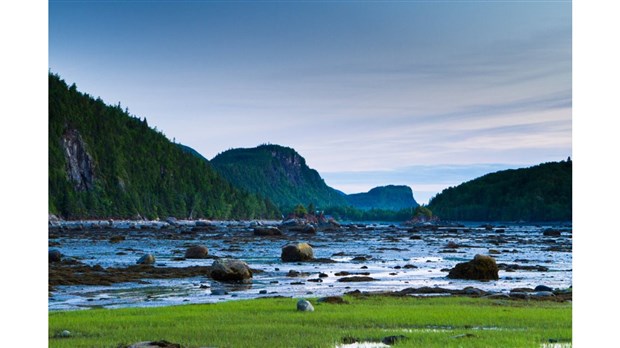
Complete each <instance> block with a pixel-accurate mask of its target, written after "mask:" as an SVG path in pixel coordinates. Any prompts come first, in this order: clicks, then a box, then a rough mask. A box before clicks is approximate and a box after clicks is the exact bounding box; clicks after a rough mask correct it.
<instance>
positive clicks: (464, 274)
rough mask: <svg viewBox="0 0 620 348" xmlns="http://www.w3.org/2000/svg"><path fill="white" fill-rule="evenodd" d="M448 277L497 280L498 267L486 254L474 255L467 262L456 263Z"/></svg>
mask: <svg viewBox="0 0 620 348" xmlns="http://www.w3.org/2000/svg"><path fill="white" fill-rule="evenodd" d="M448 278H454V279H470V280H498V279H499V268H498V267H497V263H496V262H495V259H494V258H492V257H491V256H487V255H480V254H478V255H476V256H474V259H473V260H471V261H469V262H463V263H459V264H457V265H456V266H455V267H454V268H453V269H451V270H450V273H449V274H448Z"/></svg>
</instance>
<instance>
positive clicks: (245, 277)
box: [211, 259, 252, 283]
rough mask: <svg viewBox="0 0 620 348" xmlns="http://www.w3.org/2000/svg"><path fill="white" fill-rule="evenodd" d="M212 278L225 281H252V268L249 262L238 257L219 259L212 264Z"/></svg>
mask: <svg viewBox="0 0 620 348" xmlns="http://www.w3.org/2000/svg"><path fill="white" fill-rule="evenodd" d="M211 278H213V279H215V280H220V281H224V282H241V283H251V282H252V279H251V278H252V270H251V269H250V266H248V264H247V263H245V262H243V261H241V260H236V259H219V260H215V261H213V264H212V265H211Z"/></svg>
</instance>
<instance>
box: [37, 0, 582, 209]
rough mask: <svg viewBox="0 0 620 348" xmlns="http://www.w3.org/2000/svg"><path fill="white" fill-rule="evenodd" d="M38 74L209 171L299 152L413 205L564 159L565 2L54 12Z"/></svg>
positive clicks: (89, 6) (568, 21) (324, 169)
mask: <svg viewBox="0 0 620 348" xmlns="http://www.w3.org/2000/svg"><path fill="white" fill-rule="evenodd" d="M48 6H49V18H48V19H49V33H48V35H49V42H48V44H49V48H48V49H49V57H48V61H49V69H50V71H51V72H53V73H57V74H59V75H60V76H61V78H63V79H64V80H65V81H67V82H68V83H69V84H71V83H75V84H76V85H77V88H78V90H80V91H82V92H86V93H88V94H91V95H93V96H98V97H101V98H102V99H103V100H104V101H105V102H106V103H109V104H117V103H119V102H120V103H121V105H122V106H123V108H125V107H126V108H128V110H129V112H130V113H131V114H133V115H136V116H138V117H140V118H146V119H147V120H148V123H149V125H151V126H152V127H156V128H157V129H158V130H160V131H162V132H163V133H164V134H165V135H166V136H167V137H168V138H170V139H171V140H174V141H176V142H178V143H182V144H185V145H188V146H190V147H192V148H194V149H195V150H197V151H198V152H200V153H201V154H202V155H203V156H205V157H207V158H209V159H211V158H213V157H214V156H215V155H217V154H218V153H220V152H223V151H225V150H227V149H231V148H239V147H246V148H247V147H255V146H258V145H260V144H264V143H271V144H279V145H283V146H288V147H292V148H294V149H296V150H297V152H299V153H300V154H301V155H302V156H303V157H304V158H305V159H306V161H307V163H308V165H309V166H310V167H311V168H314V169H316V170H318V171H319V173H320V174H321V176H322V177H323V178H324V179H325V181H326V183H327V184H328V185H330V186H331V187H334V188H336V189H339V190H341V191H344V192H346V193H355V192H365V191H368V190H369V189H371V188H372V187H375V186H383V185H388V184H399V185H409V186H410V187H411V188H412V189H413V191H414V197H415V199H416V200H417V201H418V202H419V203H428V200H429V199H430V198H431V197H432V196H433V195H435V194H437V193H438V192H441V190H443V189H444V188H447V187H450V186H456V185H458V184H460V183H462V182H464V181H468V180H472V179H474V178H476V177H478V176H481V175H484V174H486V173H489V172H493V171H497V170H502V169H508V168H521V167H528V166H532V165H536V164H539V163H542V162H549V161H560V160H564V159H566V158H567V157H569V156H572V9H571V7H572V4H571V2H570V1H435V2H432V1H334V2H325V1H257V2H250V1H232V2H231V1H228V2H225V1H54V0H51V1H49V3H48Z"/></svg>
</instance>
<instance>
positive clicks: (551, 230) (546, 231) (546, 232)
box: [543, 228, 562, 237]
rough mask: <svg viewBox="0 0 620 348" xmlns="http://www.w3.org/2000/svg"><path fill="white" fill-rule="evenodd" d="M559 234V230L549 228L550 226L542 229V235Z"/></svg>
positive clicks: (553, 235)
mask: <svg viewBox="0 0 620 348" xmlns="http://www.w3.org/2000/svg"><path fill="white" fill-rule="evenodd" d="M561 235H562V232H560V231H559V230H554V229H551V228H548V229H546V230H544V231H543V236H546V237H560V236H561Z"/></svg>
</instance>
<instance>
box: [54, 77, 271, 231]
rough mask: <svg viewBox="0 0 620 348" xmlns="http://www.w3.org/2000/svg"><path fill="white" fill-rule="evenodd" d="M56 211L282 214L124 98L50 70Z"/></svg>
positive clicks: (70, 214)
mask: <svg viewBox="0 0 620 348" xmlns="http://www.w3.org/2000/svg"><path fill="white" fill-rule="evenodd" d="M48 144H49V148H48V151H49V152H48V160H49V161H48V163H49V186H48V187H49V191H48V194H49V212H50V213H51V214H57V215H60V216H62V217H63V218H66V219H78V218H116V217H118V218H131V217H136V216H138V215H140V216H142V217H146V218H157V217H160V218H165V217H168V216H175V217H180V218H188V217H191V218H201V217H205V218H216V219H232V218H237V219H242V218H245V219H248V218H260V217H263V218H273V217H276V216H280V213H279V211H278V209H277V208H276V207H275V206H274V205H273V204H272V203H271V202H269V201H268V200H265V199H261V198H258V197H257V196H256V195H254V194H251V193H248V192H246V191H242V190H239V189H237V188H235V187H233V186H232V185H231V184H230V183H229V182H227V181H226V180H225V179H224V178H222V177H221V176H220V175H219V174H218V173H217V172H216V171H215V170H213V168H212V167H211V165H210V164H209V163H208V162H207V161H205V160H203V159H201V158H200V157H201V156H199V155H197V153H194V152H195V151H193V150H191V151H190V150H189V148H186V147H184V148H182V147H179V146H177V144H174V143H172V142H170V141H169V140H168V139H167V138H166V137H165V136H164V135H163V134H162V133H160V132H158V131H157V130H156V129H152V128H150V127H149V125H148V123H147V121H146V119H140V118H137V117H134V116H131V115H129V113H128V112H127V110H123V109H122V108H121V106H120V103H119V104H118V105H117V106H109V105H106V104H105V103H104V102H103V101H102V100H101V99H99V98H97V99H95V98H93V97H91V96H90V95H88V94H83V93H81V92H78V91H77V88H76V86H75V84H74V85H71V86H68V85H67V84H66V83H65V81H63V80H61V79H60V77H59V76H58V75H55V74H50V75H49V138H48Z"/></svg>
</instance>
